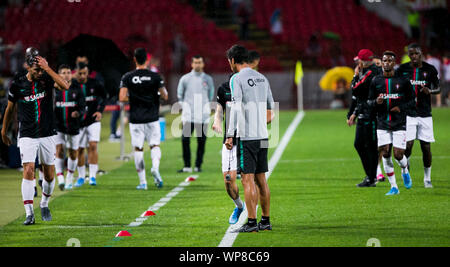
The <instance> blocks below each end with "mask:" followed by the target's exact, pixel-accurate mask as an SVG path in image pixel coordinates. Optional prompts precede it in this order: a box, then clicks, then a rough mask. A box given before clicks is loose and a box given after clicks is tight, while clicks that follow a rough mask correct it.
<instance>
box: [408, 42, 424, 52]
mask: <svg viewBox="0 0 450 267" xmlns="http://www.w3.org/2000/svg"><path fill="white" fill-rule="evenodd" d="M409 49H419V50H420V51H422V48H421V47H420V45H419V44H418V43H412V44H410V45H408V50H409Z"/></svg>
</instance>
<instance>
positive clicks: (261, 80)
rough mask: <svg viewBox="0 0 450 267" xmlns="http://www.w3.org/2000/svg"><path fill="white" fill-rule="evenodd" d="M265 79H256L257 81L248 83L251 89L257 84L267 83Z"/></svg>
mask: <svg viewBox="0 0 450 267" xmlns="http://www.w3.org/2000/svg"><path fill="white" fill-rule="evenodd" d="M265 81H266V80H265V79H262V78H256V79H248V81H247V83H248V85H249V86H250V87H253V86H256V84H257V83H263V82H265Z"/></svg>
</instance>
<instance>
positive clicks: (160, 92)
mask: <svg viewBox="0 0 450 267" xmlns="http://www.w3.org/2000/svg"><path fill="white" fill-rule="evenodd" d="M134 62H135V63H136V70H134V71H131V72H128V73H126V74H125V75H124V76H123V77H122V81H121V82H120V94H119V100H120V101H121V102H129V103H130V134H131V144H132V145H133V147H134V163H135V165H136V170H137V172H138V176H139V185H138V186H137V189H138V190H147V179H146V177H145V162H144V142H145V141H147V143H148V145H149V146H150V150H151V158H152V170H151V172H152V175H153V179H154V182H155V185H156V187H158V188H161V187H162V186H163V180H162V178H161V174H160V173H159V163H160V161H161V148H160V146H159V145H160V142H161V130H160V124H159V98H160V97H161V98H162V99H164V100H166V101H167V99H168V98H169V96H168V94H167V90H166V87H165V85H164V81H163V79H162V78H161V76H160V75H159V74H158V73H156V72H152V71H150V70H149V69H148V63H149V62H148V60H147V52H146V51H145V49H143V48H137V49H136V50H135V51H134Z"/></svg>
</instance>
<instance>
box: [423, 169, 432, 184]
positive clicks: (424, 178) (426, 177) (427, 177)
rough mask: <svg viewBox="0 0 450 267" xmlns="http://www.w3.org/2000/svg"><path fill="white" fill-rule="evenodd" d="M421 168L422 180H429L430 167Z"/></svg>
mask: <svg viewBox="0 0 450 267" xmlns="http://www.w3.org/2000/svg"><path fill="white" fill-rule="evenodd" d="M423 170H424V176H423V180H424V181H425V182H431V167H430V168H423Z"/></svg>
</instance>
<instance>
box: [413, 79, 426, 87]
mask: <svg viewBox="0 0 450 267" xmlns="http://www.w3.org/2000/svg"><path fill="white" fill-rule="evenodd" d="M426 84H427V82H426V81H414V80H411V85H419V86H425V85H426Z"/></svg>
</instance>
